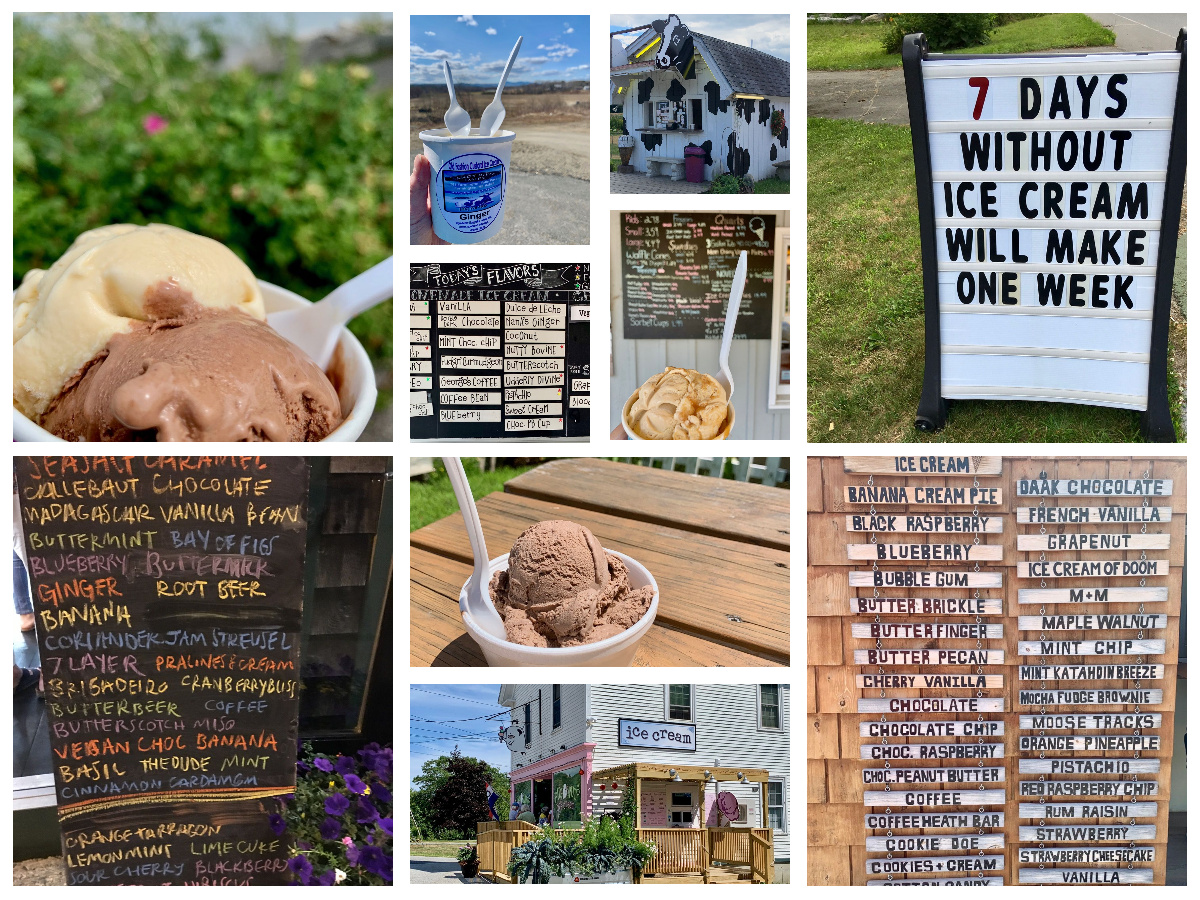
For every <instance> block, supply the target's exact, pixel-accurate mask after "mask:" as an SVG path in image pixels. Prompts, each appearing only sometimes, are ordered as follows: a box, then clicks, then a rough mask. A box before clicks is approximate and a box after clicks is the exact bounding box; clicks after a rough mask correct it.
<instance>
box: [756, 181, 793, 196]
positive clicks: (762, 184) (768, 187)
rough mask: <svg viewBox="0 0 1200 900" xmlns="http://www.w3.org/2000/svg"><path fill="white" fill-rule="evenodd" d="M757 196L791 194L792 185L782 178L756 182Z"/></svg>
mask: <svg viewBox="0 0 1200 900" xmlns="http://www.w3.org/2000/svg"><path fill="white" fill-rule="evenodd" d="M754 193H756V194H790V193H791V185H790V184H789V183H788V182H786V181H784V180H783V179H782V178H764V179H763V180H762V181H756V182H754Z"/></svg>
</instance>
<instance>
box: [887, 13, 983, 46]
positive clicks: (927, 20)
mask: <svg viewBox="0 0 1200 900" xmlns="http://www.w3.org/2000/svg"><path fill="white" fill-rule="evenodd" d="M995 28H996V16H995V15H994V14H993V13H900V14H898V15H894V16H891V17H890V18H889V19H888V22H887V28H886V29H885V31H884V33H883V49H884V51H886V52H887V53H898V52H899V51H900V45H901V43H902V42H903V41H904V36H905V35H906V34H915V33H916V32H923V33H924V34H925V40H926V41H928V43H929V49H930V50H933V51H936V52H941V51H943V50H953V49H955V48H957V47H975V46H978V45H980V44H986V43H987V40H988V34H989V33H990V32H991V31H993V30H994V29H995Z"/></svg>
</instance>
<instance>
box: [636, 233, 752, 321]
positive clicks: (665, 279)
mask: <svg viewBox="0 0 1200 900" xmlns="http://www.w3.org/2000/svg"><path fill="white" fill-rule="evenodd" d="M618 216H619V219H620V224H619V227H620V232H621V288H622V290H621V295H622V297H623V298H624V308H625V313H624V315H625V320H624V321H625V337H626V338H627V339H637V338H656V339H668V340H700V339H703V338H711V339H714V340H720V338H721V333H722V332H723V330H724V328H725V310H726V306H727V304H728V302H729V291H730V289H731V287H732V286H733V273H734V270H735V269H736V268H737V264H738V258H739V257H740V256H741V252H742V251H743V250H745V251H747V261H746V288H745V291H744V292H743V293H742V304H741V307H740V308H739V310H738V319H737V329H736V331H735V332H734V336H735V337H739V338H743V337H744V338H749V339H752V340H753V339H761V340H768V339H770V337H771V298H772V294H773V291H774V283H775V216H774V214H770V213H763V214H758V213H703V212H686V213H684V212H677V213H672V212H623V213H619V214H618Z"/></svg>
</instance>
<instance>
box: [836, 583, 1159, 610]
mask: <svg viewBox="0 0 1200 900" xmlns="http://www.w3.org/2000/svg"><path fill="white" fill-rule="evenodd" d="M1163 590H1164V591H1165V590H1166V588H1163ZM1003 611H1004V601H1003V600H1001V599H999V598H998V597H997V598H994V599H993V598H988V597H983V598H979V599H976V598H974V597H851V598H850V612H851V613H852V614H854V615H860V616H896V615H913V616H980V615H983V616H995V615H1000V613H1002V612H1003Z"/></svg>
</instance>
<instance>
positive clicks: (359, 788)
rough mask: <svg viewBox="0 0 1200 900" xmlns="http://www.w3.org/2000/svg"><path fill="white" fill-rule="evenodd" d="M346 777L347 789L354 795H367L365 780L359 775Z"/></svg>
mask: <svg viewBox="0 0 1200 900" xmlns="http://www.w3.org/2000/svg"><path fill="white" fill-rule="evenodd" d="M344 777H345V781H346V787H348V788H349V789H350V790H352V791H354V793H356V794H365V793H366V792H367V786H366V785H365V784H363V780H362V779H361V778H359V777H358V776H357V775H346V776H344Z"/></svg>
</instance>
